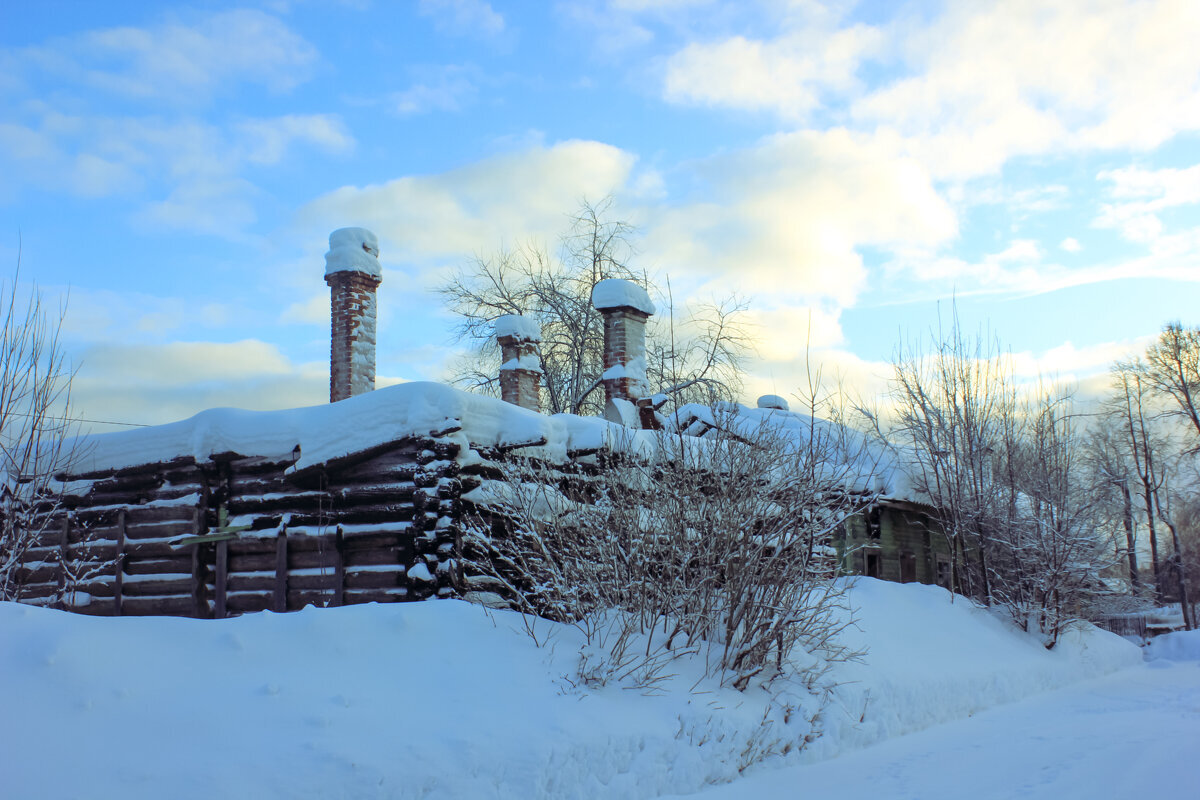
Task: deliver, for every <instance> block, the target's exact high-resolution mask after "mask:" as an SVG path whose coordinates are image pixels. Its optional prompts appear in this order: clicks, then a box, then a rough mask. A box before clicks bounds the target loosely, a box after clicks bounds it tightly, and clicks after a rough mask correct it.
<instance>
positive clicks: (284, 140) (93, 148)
mask: <svg viewBox="0 0 1200 800" xmlns="http://www.w3.org/2000/svg"><path fill="white" fill-rule="evenodd" d="M354 144H355V142H354V139H353V137H352V136H351V135H350V133H349V131H348V130H347V129H346V127H345V126H344V124H343V123H342V121H341V120H340V118H338V117H336V116H332V115H328V114H289V115H284V116H280V117H270V118H260V119H241V120H238V121H236V122H234V123H232V124H230V125H229V126H228V127H222V126H219V125H215V124H211V123H207V122H202V121H199V120H195V119H187V118H184V119H178V120H173V121H168V120H163V119H161V118H158V117H105V116H82V115H81V116H72V115H66V114H62V113H59V112H56V111H53V110H51V109H48V108H45V107H41V108H40V109H39V119H38V127H37V128H33V127H28V126H21V125H13V124H7V125H4V126H0V145H9V147H7V148H0V164H3V165H4V166H5V167H6V168H7V170H6V171H7V175H8V177H9V178H10V180H12V181H13V183H14V184H15V185H18V186H19V185H20V184H22V183H24V184H32V185H36V186H39V187H42V188H44V189H47V190H52V191H67V192H69V193H71V194H75V195H79V196H83V197H109V196H113V195H119V194H126V195H128V194H134V193H140V192H148V193H149V194H150V197H153V198H155V199H150V200H148V202H146V203H145V205H144V206H143V207H142V209H141V211H140V212H139V213H138V214H137V215H136V218H137V219H139V220H141V221H142V222H145V223H150V224H155V225H165V226H168V227H171V228H175V229H182V230H191V231H200V232H204V233H213V234H218V235H228V236H232V237H236V236H238V235H239V232H240V231H241V230H242V229H243V228H244V227H245V226H247V225H249V224H251V223H253V222H254V221H255V218H256V212H255V210H254V202H253V201H254V200H255V199H256V196H257V194H258V189H257V188H256V187H255V186H254V184H252V183H250V182H249V181H248V180H246V179H245V178H243V177H242V176H241V172H242V171H243V170H244V169H245V168H246V167H247V166H249V165H254V166H274V165H277V164H280V163H282V162H283V161H285V160H286V159H287V158H288V157H289V156H291V155H292V154H293V153H294V152H295V151H296V150H297V149H309V150H310V151H311V150H317V151H319V152H325V153H330V154H334V155H341V154H344V153H346V152H348V151H350V150H352V149H353V147H354ZM5 162H7V163H5ZM14 191H15V190H14Z"/></svg>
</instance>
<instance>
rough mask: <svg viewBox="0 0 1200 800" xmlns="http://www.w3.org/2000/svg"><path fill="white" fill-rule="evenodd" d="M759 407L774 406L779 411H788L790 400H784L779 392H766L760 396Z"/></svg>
mask: <svg viewBox="0 0 1200 800" xmlns="http://www.w3.org/2000/svg"><path fill="white" fill-rule="evenodd" d="M758 407H759V408H774V409H778V410H779V411H787V410H788V401H787V400H784V399H783V398H782V397H780V396H779V395H777V394H764V395H763V396H762V397H760V398H758Z"/></svg>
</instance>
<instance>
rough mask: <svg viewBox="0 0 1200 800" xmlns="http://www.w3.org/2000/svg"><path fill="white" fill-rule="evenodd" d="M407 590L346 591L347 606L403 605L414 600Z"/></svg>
mask: <svg viewBox="0 0 1200 800" xmlns="http://www.w3.org/2000/svg"><path fill="white" fill-rule="evenodd" d="M412 599H413V596H412V593H411V592H409V590H408V589H407V588H401V589H346V591H345V602H346V605H354V604H357V603H403V602H407V601H408V600H412Z"/></svg>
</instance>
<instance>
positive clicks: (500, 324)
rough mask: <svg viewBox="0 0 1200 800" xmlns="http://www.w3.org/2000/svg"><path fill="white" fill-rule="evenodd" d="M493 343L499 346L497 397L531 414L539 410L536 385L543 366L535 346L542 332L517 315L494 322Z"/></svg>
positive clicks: (533, 321)
mask: <svg viewBox="0 0 1200 800" xmlns="http://www.w3.org/2000/svg"><path fill="white" fill-rule="evenodd" d="M495 327H496V343H497V344H499V345H500V359H501V364H500V397H501V398H502V399H503V400H504V402H506V403H512V404H513V405H515V406H520V407H521V408H528V409H529V410H530V411H541V410H542V403H541V397H540V394H541V392H540V387H539V385H538V384H539V383H540V382H541V378H542V365H541V360H540V358H539V357H538V351H537V346H538V342H540V341H541V340H542V329H541V327H540V326H539V325H538V324H537V321H536V320H534V319H531V318H530V317H523V316H520V315H518V314H509V315H507V316H503V317H500V318H499V319H497V320H496V323H495Z"/></svg>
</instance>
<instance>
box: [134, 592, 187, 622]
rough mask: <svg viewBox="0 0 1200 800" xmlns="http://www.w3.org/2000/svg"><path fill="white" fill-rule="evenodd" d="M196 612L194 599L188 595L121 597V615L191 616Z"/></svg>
mask: <svg viewBox="0 0 1200 800" xmlns="http://www.w3.org/2000/svg"><path fill="white" fill-rule="evenodd" d="M195 612H196V601H195V599H194V598H193V597H192V596H191V595H190V594H188V595H180V596H171V597H123V598H122V599H121V615H122V616H130V617H138V616H151V615H157V616H170V617H191V616H194V615H195Z"/></svg>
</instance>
